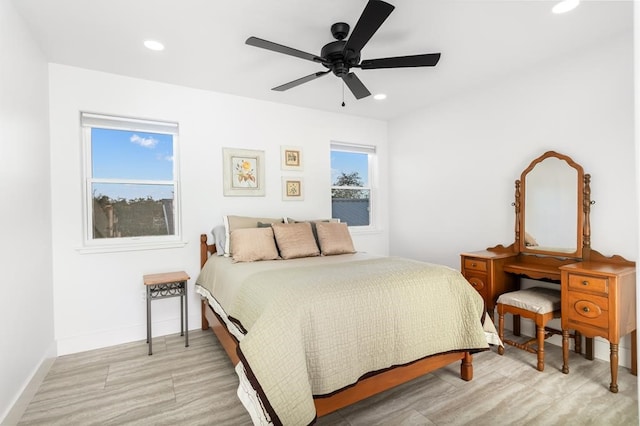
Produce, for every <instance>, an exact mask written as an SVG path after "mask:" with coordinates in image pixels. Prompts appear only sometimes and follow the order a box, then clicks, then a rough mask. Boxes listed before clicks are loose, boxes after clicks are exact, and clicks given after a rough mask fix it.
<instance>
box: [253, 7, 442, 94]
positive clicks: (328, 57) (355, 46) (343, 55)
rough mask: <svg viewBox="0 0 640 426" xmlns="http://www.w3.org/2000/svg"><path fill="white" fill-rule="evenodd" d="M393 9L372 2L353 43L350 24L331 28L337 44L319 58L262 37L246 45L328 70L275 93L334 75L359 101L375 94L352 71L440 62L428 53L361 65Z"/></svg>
mask: <svg viewBox="0 0 640 426" xmlns="http://www.w3.org/2000/svg"><path fill="white" fill-rule="evenodd" d="M393 9H395V7H394V6H392V5H390V4H389V3H386V2H384V1H381V0H369V2H368V3H367V5H366V6H365V8H364V11H363V12H362V15H360V19H358V22H357V23H356V26H355V27H354V29H353V31H352V32H351V36H350V37H349V39H347V40H345V38H346V37H347V35H348V34H349V29H350V27H349V24H346V23H344V22H338V23H335V24H333V25H332V26H331V34H333V37H334V38H335V39H336V41H333V42H331V43H328V44H326V45H325V46H324V47H323V48H322V50H321V51H320V55H319V56H318V55H314V54H312V53H307V52H303V51H301V50H298V49H294V48H292V47H287V46H283V45H281V44H277V43H274V42H271V41H267V40H263V39H261V38H258V37H249V38H248V39H247V41H246V44H248V45H250V46H255V47H260V48H262V49H267V50H272V51H274V52H278V53H284V54H285V55H291V56H295V57H297V58H301V59H306V60H308V61H313V62H317V63H319V64H322V65H324V67H325V68H327V70H326V71H319V72H316V73H313V74H310V75H307V76H305V77H302V78H299V79H297V80H293V81H290V82H289V83H285V84H282V85H280V86H277V87H274V88H273V89H271V90H276V91H280V92H282V91H285V90H288V89H291V88H294V87H296V86H299V85H301V84H303V83H307V82H309V81H312V80H315V79H316V78H318V77H322V76H323V75H326V74H328V73H330V72H333V73H334V74H335V75H336V76H338V77H340V78H341V79H342V81H344V83H345V84H346V85H347V87H348V88H349V90H351V92H352V93H353V95H354V96H355V97H356V99H362V98H365V97H367V96H369V95H371V93H370V92H369V90H368V89H367V88H366V87H365V85H364V84H363V83H362V82H361V81H360V79H359V78H358V77H357V76H356V75H355V74H354V73H353V72H351V68H360V69H363V70H370V69H380V68H406V67H432V66H435V65H436V64H437V63H438V60H439V59H440V53H427V54H423V55H411V56H396V57H392V58H380V59H366V60H363V61H360V52H361V50H362V48H363V47H364V46H365V45H366V44H367V42H368V41H369V39H371V37H372V36H373V35H374V34H375V32H376V31H378V28H380V26H381V25H382V23H383V22H384V21H385V20H386V19H387V18H388V17H389V15H390V14H391V12H392V11H393Z"/></svg>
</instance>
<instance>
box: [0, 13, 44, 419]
mask: <svg viewBox="0 0 640 426" xmlns="http://www.w3.org/2000/svg"><path fill="white" fill-rule="evenodd" d="M47 111H48V104H47V64H46V61H45V58H44V55H43V54H42V52H41V51H40V50H39V48H38V47H37V46H36V44H35V42H34V41H33V39H32V38H31V35H30V34H29V32H28V30H27V28H26V26H25V24H24V22H23V21H22V19H21V18H20V16H19V15H18V14H17V12H16V11H15V10H14V8H13V5H12V4H11V2H9V1H5V0H0V194H2V202H1V204H0V206H1V207H0V223H2V228H3V229H2V244H0V265H2V296H0V324H2V326H0V342H2V347H1V349H0V423H2V419H3V418H4V417H5V416H6V415H7V413H8V410H9V409H10V408H11V407H12V405H13V403H14V402H15V401H16V399H17V398H18V396H19V395H20V394H21V392H22V390H23V389H24V388H25V386H26V385H27V383H28V382H29V380H30V379H31V377H32V376H33V375H34V373H36V370H37V369H38V368H39V366H40V365H41V364H42V362H43V361H44V360H45V359H46V358H49V357H53V356H55V347H54V345H53V302H52V299H53V285H52V278H51V206H50V200H51V198H50V195H49V189H50V188H49V143H48V138H49V136H48V121H47V120H48V115H47V114H48V113H47Z"/></svg>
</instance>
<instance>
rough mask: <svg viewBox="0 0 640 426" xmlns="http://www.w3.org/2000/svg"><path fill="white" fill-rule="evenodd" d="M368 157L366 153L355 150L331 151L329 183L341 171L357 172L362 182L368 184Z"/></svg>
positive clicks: (332, 182)
mask: <svg viewBox="0 0 640 426" xmlns="http://www.w3.org/2000/svg"><path fill="white" fill-rule="evenodd" d="M367 171H368V158H367V154H362V153H357V152H343V151H331V184H334V183H335V181H336V179H337V177H338V176H339V175H340V174H341V173H342V172H344V173H352V172H358V175H359V176H360V177H361V178H362V183H363V184H364V185H365V186H366V185H368V183H367V181H368V178H369V176H368V173H367Z"/></svg>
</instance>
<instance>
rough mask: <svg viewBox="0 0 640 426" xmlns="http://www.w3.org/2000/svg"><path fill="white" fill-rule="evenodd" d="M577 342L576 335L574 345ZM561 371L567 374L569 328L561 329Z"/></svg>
mask: <svg viewBox="0 0 640 426" xmlns="http://www.w3.org/2000/svg"><path fill="white" fill-rule="evenodd" d="M577 343H578V337H577V336H576V346H577ZM562 372H563V373H564V374H569V330H562Z"/></svg>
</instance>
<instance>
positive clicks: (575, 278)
mask: <svg viewBox="0 0 640 426" xmlns="http://www.w3.org/2000/svg"><path fill="white" fill-rule="evenodd" d="M569 290H578V291H590V292H594V293H602V294H605V295H606V294H609V280H608V279H607V278H603V277H592V276H589V275H581V274H569Z"/></svg>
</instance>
